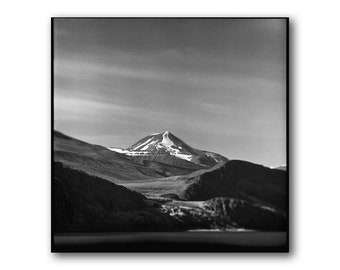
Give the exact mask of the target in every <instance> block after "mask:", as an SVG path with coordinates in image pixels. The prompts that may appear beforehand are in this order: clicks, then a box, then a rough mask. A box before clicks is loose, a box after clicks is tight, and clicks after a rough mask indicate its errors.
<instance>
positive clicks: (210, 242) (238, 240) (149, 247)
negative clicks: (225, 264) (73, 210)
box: [53, 231, 288, 252]
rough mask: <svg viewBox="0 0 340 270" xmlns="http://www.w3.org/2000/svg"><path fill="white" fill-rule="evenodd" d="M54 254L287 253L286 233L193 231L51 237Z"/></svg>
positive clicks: (57, 235) (58, 235) (60, 235)
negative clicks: (163, 252)
mask: <svg viewBox="0 0 340 270" xmlns="http://www.w3.org/2000/svg"><path fill="white" fill-rule="evenodd" d="M53 251H57V252H63V251H71V252H74V251H94V252H97V251H123V252H129V251H131V252H135V251H137V252H144V251H149V252H162V251H170V252H176V251H178V252H181V251H206V252H209V251H230V252H233V251H234V252H238V251H246V252H249V251H254V252H257V251H266V252H272V251H273V252H284V251H288V247H287V233H286V232H258V231H242V232H239V231H236V232H216V231H193V232H138V233H87V234H84V233H73V234H56V235H54V245H53Z"/></svg>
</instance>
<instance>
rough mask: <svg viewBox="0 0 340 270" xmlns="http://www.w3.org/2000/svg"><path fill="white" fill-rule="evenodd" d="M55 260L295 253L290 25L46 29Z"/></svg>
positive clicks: (95, 23) (192, 22)
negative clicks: (90, 255) (68, 256)
mask: <svg viewBox="0 0 340 270" xmlns="http://www.w3.org/2000/svg"><path fill="white" fill-rule="evenodd" d="M51 27H52V29H51V34H52V51H51V58H52V60H51V61H52V67H51V70H52V100H51V102H52V112H51V115H52V127H51V147H52V158H51V163H52V173H51V174H52V177H51V227H52V228H51V251H52V252H289V177H288V176H289V166H288V156H289V154H288V149H289V141H288V134H289V132H288V127H289V123H288V120H289V104H288V101H289V98H288V94H289V89H288V85H289V83H288V82H289V80H288V76H289V72H288V70H289V69H288V67H289V63H288V60H289V42H288V40H289V39H288V38H289V19H288V18H283V17H265V18H263V17H261V18H260V17H252V18H248V17H240V18H234V17H231V18H228V17H226V18H220V17H212V18H207V17H199V18H198V17H187V18H186V17H176V18H175V17H162V18H157V17H152V18H150V17H145V18H141V17H138V18H132V17H127V18H106V17H105V18H92V17H87V18H73V17H66V18H65V17H60V18H52V21H51Z"/></svg>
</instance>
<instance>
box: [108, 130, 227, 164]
mask: <svg viewBox="0 0 340 270" xmlns="http://www.w3.org/2000/svg"><path fill="white" fill-rule="evenodd" d="M108 149H110V150H112V151H115V152H119V153H122V154H125V155H128V156H151V157H155V158H156V157H159V158H164V156H166V155H171V156H175V157H177V158H180V159H184V160H187V161H191V162H194V163H198V164H201V163H202V164H216V163H219V162H223V161H224V160H225V159H226V158H224V157H221V156H220V155H218V154H215V153H211V152H207V151H202V150H197V149H194V148H192V147H191V146H189V145H188V144H186V143H185V142H184V141H182V140H181V139H179V138H178V137H176V136H175V135H173V134H172V133H171V132H170V131H168V130H166V131H163V132H159V133H153V134H151V135H148V136H146V137H144V138H143V139H141V140H139V141H138V142H137V143H135V144H133V145H131V146H130V147H128V148H127V149H120V148H112V147H111V148H108Z"/></svg>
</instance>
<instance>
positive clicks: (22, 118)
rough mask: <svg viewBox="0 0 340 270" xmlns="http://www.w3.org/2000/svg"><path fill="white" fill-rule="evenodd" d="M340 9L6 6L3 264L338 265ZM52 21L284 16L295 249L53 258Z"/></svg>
mask: <svg viewBox="0 0 340 270" xmlns="http://www.w3.org/2000/svg"><path fill="white" fill-rule="evenodd" d="M203 3H204V4H203ZM339 13H340V8H339V6H338V5H337V4H336V1H325V0H324V1H297V0H295V1H288V0H285V1H260V0H257V1H253V0H250V1H241V0H233V1H212V0H209V1H202V2H199V1H184V0H182V1H175V0H172V1H168V2H166V1H160V0H158V1H119V2H114V1H112V0H111V1H100V0H96V1H84V0H81V1H70V0H68V1H61V0H59V1H46V0H45V1H33V0H31V1H6V2H5V1H3V2H2V5H1V16H0V30H1V31H0V37H1V40H0V47H1V50H0V68H1V79H0V82H1V91H0V95H1V96H0V102H1V103H0V110H1V111H0V117H1V119H0V123H1V125H0V126H1V132H0V134H1V137H0V143H1V146H0V164H1V167H0V168H1V177H0V179H1V180H0V181H1V182H0V183H1V186H0V200H1V201H0V229H1V230H0V257H1V259H0V265H1V268H2V269H33V268H35V269H49V268H52V269H56V268H59V267H63V269H84V270H85V269H93V267H95V268H96V269H98V268H104V267H106V268H108V267H110V268H111V269H113V268H117V267H119V268H120V269H128V268H131V269H157V270H158V269H180V268H182V267H183V268H184V267H185V268H186V269H195V270H196V269H212V268H214V267H218V268H220V269H228V267H235V268H233V269H249V268H251V269H261V270H263V269H287V268H289V269H290V268H292V269H302V268H301V267H306V268H305V269H320V268H321V267H322V268H324V269H340V268H339V266H340V263H339V242H340V237H339V236H340V233H339V228H340V218H339V214H340V213H339V211H338V207H339V206H340V204H339V200H338V197H339V196H340V195H339V190H340V177H339V170H338V167H339V161H340V157H339V152H340V147H339V146H340V143H339V141H340V134H339V130H340V128H339V126H340V124H339V123H340V120H339V118H340V94H339V93H340V89H339V85H340V84H339V77H340V75H339V70H340V69H339V63H340V57H339V56H340V31H339V26H340V18H339ZM51 16H289V17H290V18H291V26H290V27H291V28H290V31H291V36H290V37H291V51H290V53H291V66H290V71H291V88H290V93H291V100H290V112H291V119H290V128H291V137H290V148H291V151H290V162H291V175H290V183H291V191H290V192H291V193H290V195H291V196H290V199H291V220H292V223H291V253H290V254H284V255H268V254H267V255H266V254H253V255H249V254H248V255H247V254H246V255H242V254H239V255H237V254H220V255H202V254H198V255H195V254H191V255H190V254H182V255H173V254H170V255H153V254H150V255H146V254H144V255H143V254H141V255H121V254H104V255H100V254H99V255H98V254H97V255H96V254H94V255H90V254H85V255H57V254H51V253H50V17H51ZM307 267H308V268H307Z"/></svg>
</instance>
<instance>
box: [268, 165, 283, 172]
mask: <svg viewBox="0 0 340 270" xmlns="http://www.w3.org/2000/svg"><path fill="white" fill-rule="evenodd" d="M271 169H275V170H281V171H287V166H286V165H281V166H277V167H272V168H271Z"/></svg>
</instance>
